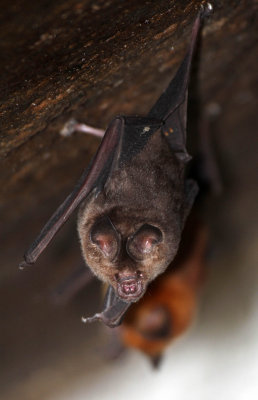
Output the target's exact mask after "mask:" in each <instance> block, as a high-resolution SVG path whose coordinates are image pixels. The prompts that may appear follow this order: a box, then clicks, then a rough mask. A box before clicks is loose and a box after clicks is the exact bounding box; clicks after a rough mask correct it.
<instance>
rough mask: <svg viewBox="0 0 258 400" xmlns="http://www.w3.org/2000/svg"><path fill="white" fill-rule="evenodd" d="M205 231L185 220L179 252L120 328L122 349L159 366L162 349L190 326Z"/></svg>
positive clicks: (200, 280)
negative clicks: (134, 352) (142, 356)
mask: <svg viewBox="0 0 258 400" xmlns="http://www.w3.org/2000/svg"><path fill="white" fill-rule="evenodd" d="M207 240H208V230H207V227H206V226H204V225H203V224H200V222H199V221H197V220H196V218H192V217H191V218H190V220H189V221H187V224H186V228H185V230H184V233H183V236H182V241H181V243H180V247H179V251H178V253H177V255H176V257H175V259H174V261H173V263H172V264H171V265H170V266H169V267H168V268H167V270H166V271H165V272H164V274H162V275H160V276H159V277H158V278H157V279H156V280H155V281H153V282H151V284H150V285H149V287H148V288H147V291H146V293H145V295H144V296H143V297H142V298H141V299H140V301H139V302H138V303H135V304H133V305H132V306H131V307H130V309H129V311H128V312H127V314H126V315H125V317H124V319H123V322H122V324H121V326H120V327H119V331H118V333H119V337H120V340H121V343H122V344H123V345H124V346H125V347H131V348H135V349H137V350H140V351H141V352H143V353H144V354H145V355H147V356H148V358H149V359H150V360H151V362H152V365H153V366H154V367H158V366H159V364H160V361H161V359H162V355H163V352H164V350H165V349H166V347H167V346H168V345H170V344H171V342H172V341H173V340H174V339H176V338H177V337H178V336H180V335H181V334H182V333H184V332H185V330H186V329H187V328H188V327H189V326H190V324H191V322H192V320H193V318H194V316H195V312H196V308H197V305H198V297H199V292H200V289H201V287H202V284H203V282H204V278H205V274H206V271H205V253H206V249H207Z"/></svg>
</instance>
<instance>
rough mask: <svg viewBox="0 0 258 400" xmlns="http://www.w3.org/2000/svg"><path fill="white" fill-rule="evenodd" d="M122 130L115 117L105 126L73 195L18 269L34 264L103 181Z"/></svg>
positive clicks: (62, 206) (53, 217)
mask: <svg viewBox="0 0 258 400" xmlns="http://www.w3.org/2000/svg"><path fill="white" fill-rule="evenodd" d="M122 131H123V119H122V118H115V119H114V120H113V121H112V122H111V124H110V126H109V127H108V129H107V131H106V134H105V136H104V138H103V140H102V142H101V145H100V147H99V149H98V151H97V153H96V155H95V157H94V158H93V160H92V161H91V163H90V165H89V167H88V168H87V169H86V170H85V171H84V173H83V175H82V176H81V178H80V180H79V182H78V183H77V185H76V186H75V188H74V190H73V192H72V193H71V194H70V195H69V196H68V197H67V198H66V199H65V201H64V202H63V203H62V204H61V206H60V207H58V209H57V210H56V212H55V213H54V214H53V215H52V217H51V218H50V219H49V221H48V222H47V223H46V225H45V226H44V227H43V229H42V230H41V232H40V234H39V235H38V237H37V238H36V240H35V241H34V242H33V243H32V245H31V246H30V248H29V249H28V251H27V252H26V253H25V255H24V259H25V261H24V262H22V263H21V264H20V268H23V267H25V266H27V265H31V264H34V263H35V262H36V260H37V258H38V257H39V255H40V254H41V253H42V252H43V250H44V249H45V248H46V247H47V245H48V244H49V243H50V241H51V240H52V239H53V237H54V236H55V234H56V233H57V231H58V230H59V229H60V228H61V227H62V226H63V224H64V223H65V222H66V221H67V219H68V218H69V217H70V215H71V214H72V212H73V211H74V210H75V209H76V208H77V207H78V205H79V204H80V203H81V202H82V200H84V199H85V198H86V197H87V196H88V194H89V193H90V192H91V191H92V190H93V189H95V188H96V190H99V189H100V188H101V186H102V185H103V184H104V183H105V179H106V177H107V175H108V173H109V170H110V166H111V164H112V159H113V157H114V155H115V153H116V150H117V148H118V145H119V141H120V136H121V133H122Z"/></svg>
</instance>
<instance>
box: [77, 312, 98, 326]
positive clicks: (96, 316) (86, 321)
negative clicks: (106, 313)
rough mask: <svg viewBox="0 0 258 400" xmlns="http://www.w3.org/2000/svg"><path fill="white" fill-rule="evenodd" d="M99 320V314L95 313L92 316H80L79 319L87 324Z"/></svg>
mask: <svg viewBox="0 0 258 400" xmlns="http://www.w3.org/2000/svg"><path fill="white" fill-rule="evenodd" d="M100 320H101V315H100V314H95V315H93V317H87V318H85V317H82V318H81V321H82V322H83V323H84V324H88V323H91V322H95V321H100Z"/></svg>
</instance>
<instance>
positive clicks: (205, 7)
mask: <svg viewBox="0 0 258 400" xmlns="http://www.w3.org/2000/svg"><path fill="white" fill-rule="evenodd" d="M212 12H213V5H212V3H210V2H208V1H203V2H202V4H201V16H202V17H204V18H205V17H208V16H209V15H210V14H211V13H212Z"/></svg>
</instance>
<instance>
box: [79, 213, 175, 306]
mask: <svg viewBox="0 0 258 400" xmlns="http://www.w3.org/2000/svg"><path fill="white" fill-rule="evenodd" d="M79 234H80V238H81V244H82V250H83V254H84V257H85V260H86V263H87V264H88V266H89V267H90V268H91V269H92V271H93V272H94V273H95V274H96V275H97V276H98V277H99V278H100V279H101V280H102V281H104V282H107V283H108V284H110V285H111V286H113V288H114V290H115V292H116V294H117V296H118V297H119V298H121V299H122V300H125V301H128V302H134V301H138V300H139V299H140V297H142V295H143V294H144V292H145V290H146V287H147V285H148V283H149V282H150V281H152V280H153V279H154V278H155V277H156V276H157V275H159V274H160V273H161V272H163V271H164V269H165V268H166V267H167V264H168V262H167V260H166V257H164V251H165V248H166V247H167V246H166V245H165V243H164V234H163V233H162V231H161V229H159V228H158V227H157V226H154V225H152V224H148V223H138V224H135V223H131V224H130V221H127V222H126V223H124V224H119V223H117V224H116V220H112V217H110V216H103V217H100V218H99V219H97V221H96V222H94V223H93V225H92V226H91V227H90V229H89V230H86V229H80V225H79Z"/></svg>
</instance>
